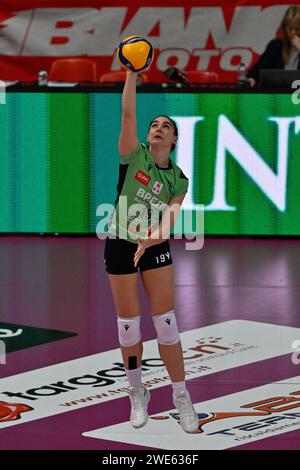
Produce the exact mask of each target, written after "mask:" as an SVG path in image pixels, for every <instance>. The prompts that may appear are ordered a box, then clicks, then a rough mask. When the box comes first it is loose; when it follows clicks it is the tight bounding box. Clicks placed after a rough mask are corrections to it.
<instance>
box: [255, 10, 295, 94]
mask: <svg viewBox="0 0 300 470" xmlns="http://www.w3.org/2000/svg"><path fill="white" fill-rule="evenodd" d="M261 69H285V70H297V69H300V6H298V5H292V6H290V7H289V8H288V9H287V10H286V12H285V14H284V17H283V19H282V21H281V25H280V32H279V37H278V38H276V39H272V40H271V41H270V42H269V43H268V45H267V47H266V50H265V51H264V53H263V54H262V55H261V56H260V58H259V59H258V61H257V62H256V63H255V64H254V65H253V66H252V67H251V69H250V70H249V71H248V73H247V78H248V82H249V83H250V85H251V86H255V85H256V84H257V83H258V82H259V71H260V70H261Z"/></svg>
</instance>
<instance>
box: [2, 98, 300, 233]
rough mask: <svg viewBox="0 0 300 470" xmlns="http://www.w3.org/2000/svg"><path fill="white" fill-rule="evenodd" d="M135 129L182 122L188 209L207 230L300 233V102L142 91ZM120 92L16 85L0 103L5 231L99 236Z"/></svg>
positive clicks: (112, 175)
mask: <svg viewBox="0 0 300 470" xmlns="http://www.w3.org/2000/svg"><path fill="white" fill-rule="evenodd" d="M137 102H138V105H137V116H138V133H139V138H140V140H141V141H145V138H146V133H147V129H148V124H149V122H150V120H151V119H152V118H153V117H155V116H157V115H159V114H168V115H170V116H172V117H173V119H175V120H176V122H177V124H178V128H179V138H180V140H179V143H178V145H177V150H176V153H175V154H174V156H173V158H174V159H175V160H176V162H177V164H178V165H179V166H180V167H181V168H182V169H183V171H184V173H185V174H186V175H187V176H188V177H189V179H190V185H189V193H188V194H187V196H186V199H185V201H184V206H183V209H184V212H186V211H195V209H196V205H197V204H203V205H204V208H205V215H204V219H205V222H204V223H205V233H207V234H235V235H240V234H245V235H299V234H300V215H299V204H300V192H299V180H300V178H299V174H300V104H299V105H296V104H293V103H292V100H291V96H290V95H289V94H260V93H259V94H258V93H257V94H255V93H249V94H247V93H245V94H243V93H143V92H141V93H138V100H137ZM120 113H121V95H120V93H78V92H66V93H61V92H59V93H55V92H51V93H40V92H39V93H34V92H27V93H21V92H17V93H14V92H11V93H7V94H6V104H1V105H0V122H1V126H0V138H1V140H0V142H1V152H0V160H1V172H0V231H1V232H9V233H13V232H19V233H20V232H21V233H22V232H24V233H26V232H27V233H28V232H36V233H39V232H44V233H48V232H49V233H54V232H60V233H95V231H96V226H97V222H98V219H99V218H98V217H97V215H96V209H97V207H98V206H99V205H100V204H103V203H110V204H113V202H114V200H115V198H116V184H117V179H118V153H117V143H118V134H119V128H120V117H121V115H120Z"/></svg>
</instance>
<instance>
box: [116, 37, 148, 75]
mask: <svg viewBox="0 0 300 470" xmlns="http://www.w3.org/2000/svg"><path fill="white" fill-rule="evenodd" d="M117 57H118V59H119V62H120V64H121V65H122V67H124V68H125V69H127V70H131V72H136V73H137V72H141V71H142V70H144V69H146V68H147V67H149V65H150V64H151V62H152V60H153V47H152V45H151V44H150V42H149V41H147V39H145V38H143V37H141V36H128V37H127V38H125V39H123V41H121V42H120V44H119V47H118V51H117Z"/></svg>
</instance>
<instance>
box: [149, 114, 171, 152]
mask: <svg viewBox="0 0 300 470" xmlns="http://www.w3.org/2000/svg"><path fill="white" fill-rule="evenodd" d="M158 117H164V118H166V119H168V120H169V121H170V123H171V124H172V127H173V130H174V135H176V137H178V127H177V124H176V122H175V121H174V120H173V119H171V118H170V116H167V115H166V114H159V115H158V116H156V117H155V118H153V119H152V121H151V122H150V124H149V128H148V133H149V131H150V128H151V126H152V123H153V122H154V121H155V120H156V119H157V118H158ZM175 147H176V144H172V147H171V152H173V150H174V149H175Z"/></svg>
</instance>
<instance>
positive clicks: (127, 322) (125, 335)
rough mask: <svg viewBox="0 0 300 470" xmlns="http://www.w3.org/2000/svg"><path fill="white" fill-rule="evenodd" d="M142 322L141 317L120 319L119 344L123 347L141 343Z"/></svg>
mask: <svg viewBox="0 0 300 470" xmlns="http://www.w3.org/2000/svg"><path fill="white" fill-rule="evenodd" d="M140 321H141V317H127V318H125V317H118V333H119V343H120V344H121V346H125V347H128V346H134V345H135V344H137V343H139V342H140V340H141V338H142V335H141V329H140Z"/></svg>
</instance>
